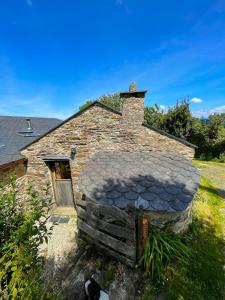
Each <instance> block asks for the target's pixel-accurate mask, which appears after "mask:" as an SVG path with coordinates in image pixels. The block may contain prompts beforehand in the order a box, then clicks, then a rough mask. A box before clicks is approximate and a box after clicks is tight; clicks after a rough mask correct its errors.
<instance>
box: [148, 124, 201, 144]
mask: <svg viewBox="0 0 225 300" xmlns="http://www.w3.org/2000/svg"><path fill="white" fill-rule="evenodd" d="M142 125H143V126H145V127H147V128H149V129H152V130H154V131H156V132H158V133H160V134H162V135H165V136H168V137H169V138H172V139H174V140H176V141H178V142H181V143H182V144H184V145H186V146H189V147H191V148H195V149H197V148H198V146H196V145H194V144H192V143H189V142H188V141H186V140H185V139H182V138H179V137H177V136H175V135H173V134H170V133H168V132H166V131H164V130H161V129H159V128H156V127H154V126H152V125H149V124H147V123H143V124H142Z"/></svg>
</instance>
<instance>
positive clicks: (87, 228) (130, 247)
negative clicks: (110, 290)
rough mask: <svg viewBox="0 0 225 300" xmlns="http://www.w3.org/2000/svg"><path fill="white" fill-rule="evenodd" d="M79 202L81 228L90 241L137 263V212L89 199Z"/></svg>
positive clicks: (120, 258)
mask: <svg viewBox="0 0 225 300" xmlns="http://www.w3.org/2000/svg"><path fill="white" fill-rule="evenodd" d="M82 202H85V203H86V206H84V205H82V206H83V207H81V206H80V204H83V203H79V204H78V203H77V204H78V205H77V206H76V209H77V215H78V228H79V231H80V233H81V236H82V237H83V238H84V239H86V240H87V242H89V243H91V244H93V245H95V247H96V249H97V250H100V251H102V252H104V253H105V255H109V256H112V257H114V258H115V259H117V260H120V261H121V262H123V263H125V264H127V265H129V266H134V265H135V263H136V226H135V213H134V212H126V211H123V210H121V209H119V208H117V207H114V206H106V205H100V204H97V203H94V202H92V201H90V200H88V199H86V201H82Z"/></svg>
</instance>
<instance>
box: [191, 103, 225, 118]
mask: <svg viewBox="0 0 225 300" xmlns="http://www.w3.org/2000/svg"><path fill="white" fill-rule="evenodd" d="M222 113H225V105H221V106H218V107H214V108H211V109H205V110H196V111H194V112H193V115H194V116H195V117H198V118H201V117H208V116H210V115H213V114H222Z"/></svg>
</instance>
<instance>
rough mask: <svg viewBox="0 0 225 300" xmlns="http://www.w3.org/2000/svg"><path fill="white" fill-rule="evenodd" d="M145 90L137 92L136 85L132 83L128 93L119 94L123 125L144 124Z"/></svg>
mask: <svg viewBox="0 0 225 300" xmlns="http://www.w3.org/2000/svg"><path fill="white" fill-rule="evenodd" d="M146 92H147V91H146V90H140V91H138V90H137V88H136V83H135V82H132V83H131V84H130V86H129V91H127V92H121V93H120V98H121V99H122V102H123V107H122V118H123V122H124V123H128V124H130V125H140V124H142V123H143V122H144V98H145V93H146Z"/></svg>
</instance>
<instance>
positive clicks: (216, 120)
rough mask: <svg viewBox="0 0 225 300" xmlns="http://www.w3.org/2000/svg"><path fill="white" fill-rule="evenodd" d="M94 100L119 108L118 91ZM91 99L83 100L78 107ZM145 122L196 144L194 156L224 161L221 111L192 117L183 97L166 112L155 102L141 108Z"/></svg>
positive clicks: (224, 118) (224, 117)
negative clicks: (206, 117) (143, 109)
mask: <svg viewBox="0 0 225 300" xmlns="http://www.w3.org/2000/svg"><path fill="white" fill-rule="evenodd" d="M96 100H98V101H100V102H102V103H104V104H106V105H108V106H111V107H112V108H114V109H116V110H120V109H121V108H122V102H121V99H120V98H119V94H118V93H115V94H112V95H103V96H101V97H99V98H98V99H94V100H93V101H96ZM93 101H92V100H89V101H87V102H86V103H85V104H84V105H83V106H81V107H80V109H84V108H85V107H87V106H88V105H90V104H91V103H93ZM145 122H146V123H147V124H149V125H151V126H153V127H155V128H158V129H161V130H164V131H166V132H168V133H170V134H172V135H174V136H176V137H179V138H182V139H185V140H187V141H188V142H190V143H193V144H195V145H197V146H198V149H196V158H200V159H202V160H212V159H213V160H215V161H218V162H225V114H216V115H211V116H209V117H208V119H199V118H195V117H193V115H192V113H191V111H190V107H189V101H188V100H185V99H183V100H181V101H180V102H177V104H176V105H175V106H174V107H170V108H169V109H168V110H167V111H163V110H162V109H160V107H159V106H158V105H154V106H147V107H145Z"/></svg>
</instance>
